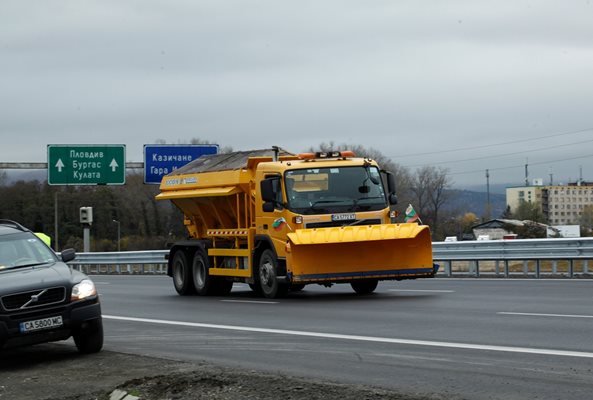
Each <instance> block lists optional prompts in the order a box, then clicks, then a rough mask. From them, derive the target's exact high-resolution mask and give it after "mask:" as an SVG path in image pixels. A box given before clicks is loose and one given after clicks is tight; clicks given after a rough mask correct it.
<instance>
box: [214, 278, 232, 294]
mask: <svg viewBox="0 0 593 400" xmlns="http://www.w3.org/2000/svg"><path fill="white" fill-rule="evenodd" d="M214 283H215V285H214V292H213V294H215V295H218V296H226V295H227V294H229V293H230V292H231V290H232V289H233V281H232V280H230V279H226V278H222V277H216V278H215V281H214Z"/></svg>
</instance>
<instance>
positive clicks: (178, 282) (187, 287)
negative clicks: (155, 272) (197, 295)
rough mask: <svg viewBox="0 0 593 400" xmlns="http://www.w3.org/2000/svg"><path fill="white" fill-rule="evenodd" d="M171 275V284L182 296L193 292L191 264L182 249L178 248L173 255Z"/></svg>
mask: <svg viewBox="0 0 593 400" xmlns="http://www.w3.org/2000/svg"><path fill="white" fill-rule="evenodd" d="M171 270H172V275H173V286H175V290H176V291H177V293H179V294H180V295H182V296H185V295H188V294H193V293H194V292H195V288H194V283H193V280H192V276H191V275H192V274H191V265H189V263H188V261H187V254H186V253H185V251H183V250H178V251H176V252H175V255H174V256H173V263H172V265H171Z"/></svg>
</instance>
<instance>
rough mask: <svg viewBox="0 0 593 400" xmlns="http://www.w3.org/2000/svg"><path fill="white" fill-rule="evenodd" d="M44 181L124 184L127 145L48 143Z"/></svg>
mask: <svg viewBox="0 0 593 400" xmlns="http://www.w3.org/2000/svg"><path fill="white" fill-rule="evenodd" d="M47 183H48V184H50V185H123V184H125V183H126V145H124V144H105V145H103V144H81V145H77V144H75V145H62V144H48V145H47Z"/></svg>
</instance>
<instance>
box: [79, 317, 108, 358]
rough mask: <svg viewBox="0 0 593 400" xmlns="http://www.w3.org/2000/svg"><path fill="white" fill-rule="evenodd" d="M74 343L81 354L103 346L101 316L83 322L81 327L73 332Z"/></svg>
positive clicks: (93, 351)
mask: <svg viewBox="0 0 593 400" xmlns="http://www.w3.org/2000/svg"><path fill="white" fill-rule="evenodd" d="M72 337H73V338H74V344H76V348H77V349H78V352H79V353H81V354H91V353H97V352H99V351H101V349H102V348H103V320H102V319H101V318H98V319H95V320H92V321H88V322H85V323H84V325H83V327H81V328H79V329H77V330H76V331H74V332H73V334H72Z"/></svg>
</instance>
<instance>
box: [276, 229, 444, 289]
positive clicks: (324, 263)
mask: <svg viewBox="0 0 593 400" xmlns="http://www.w3.org/2000/svg"><path fill="white" fill-rule="evenodd" d="M287 270H288V275H289V278H290V280H291V281H292V282H293V283H329V282H351V281H353V280H357V279H378V280H393V279H396V280H399V279H414V278H422V277H425V278H432V277H434V275H435V274H436V270H437V266H433V260H432V242H431V238H430V230H429V228H428V226H426V225H418V224H415V223H410V224H386V225H364V226H344V227H334V228H318V229H298V230H296V231H295V232H291V233H288V243H287Z"/></svg>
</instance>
